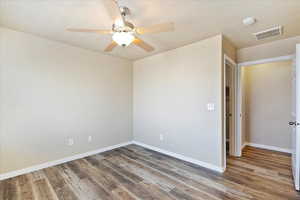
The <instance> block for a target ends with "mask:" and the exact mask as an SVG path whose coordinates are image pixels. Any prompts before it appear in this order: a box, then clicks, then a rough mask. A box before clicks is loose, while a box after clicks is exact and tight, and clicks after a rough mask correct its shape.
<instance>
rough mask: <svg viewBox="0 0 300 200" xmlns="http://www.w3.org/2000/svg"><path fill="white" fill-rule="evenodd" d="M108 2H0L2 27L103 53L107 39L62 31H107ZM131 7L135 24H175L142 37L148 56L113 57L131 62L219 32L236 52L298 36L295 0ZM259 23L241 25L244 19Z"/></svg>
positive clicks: (191, 0)
mask: <svg viewBox="0 0 300 200" xmlns="http://www.w3.org/2000/svg"><path fill="white" fill-rule="evenodd" d="M111 1H112V0H0V3H1V4H0V24H1V25H3V26H6V27H8V28H12V29H15V30H19V31H24V32H28V33H32V34H36V35H39V36H43V37H46V38H49V39H52V40H56V41H61V42H65V43H68V44H71V45H75V46H79V47H83V48H87V49H91V50H96V51H102V50H103V49H104V48H105V47H106V46H107V45H108V43H110V41H111V37H110V36H109V35H107V36H103V35H98V34H91V33H73V32H67V31H66V30H65V29H66V28H105V29H110V28H111V24H112V22H113V21H112V20H113V18H114V17H115V16H114V14H113V12H112V10H111V9H112V7H111V4H110V3H111ZM119 2H120V4H121V5H126V6H127V7H129V8H130V9H131V12H132V15H131V16H130V18H129V19H130V21H132V22H133V23H134V24H135V25H136V26H146V25H153V24H157V23H163V22H174V23H175V28H176V30H175V32H172V33H159V34H151V35H143V36H140V38H142V39H144V40H145V41H147V42H148V43H150V44H152V45H153V46H154V47H155V49H156V50H155V51H154V52H151V53H147V52H144V51H143V50H141V49H139V48H137V47H135V46H133V45H132V46H129V47H127V48H125V49H124V48H122V47H117V48H116V49H115V50H114V51H113V52H112V53H111V54H112V55H115V56H119V57H123V58H128V59H131V60H135V59H139V58H143V57H146V56H149V55H152V54H156V53H158V52H162V51H166V50H169V49H173V48H177V47H180V46H183V45H186V44H190V43H193V42H196V41H199V40H202V39H205V38H207V37H210V36H214V35H217V34H219V33H223V34H224V35H225V36H226V37H227V38H229V39H230V40H231V41H232V42H233V43H234V44H235V45H236V46H237V47H238V48H243V47H248V46H253V45H258V44H261V43H265V42H269V41H272V40H278V39H283V38H287V37H292V36H296V35H300V1H299V0H251V1H250V0H119ZM248 16H254V17H255V18H257V20H258V22H257V23H256V24H255V25H253V26H248V27H245V26H243V24H242V20H243V18H245V17H248ZM276 25H283V26H284V35H283V36H277V37H274V38H272V39H267V40H264V41H256V40H255V38H254V37H253V35H252V33H253V32H257V31H261V30H264V29H267V28H271V27H273V26H276Z"/></svg>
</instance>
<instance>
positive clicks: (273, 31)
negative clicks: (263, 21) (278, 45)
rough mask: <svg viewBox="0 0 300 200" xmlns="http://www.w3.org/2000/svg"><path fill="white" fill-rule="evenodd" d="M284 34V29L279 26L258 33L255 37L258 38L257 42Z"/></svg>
mask: <svg viewBox="0 0 300 200" xmlns="http://www.w3.org/2000/svg"><path fill="white" fill-rule="evenodd" d="M282 33H283V28H282V26H277V27H274V28H270V29H267V30H264V31H260V32H257V33H253V35H254V36H255V37H256V40H263V39H266V38H269V37H274V36H277V35H282Z"/></svg>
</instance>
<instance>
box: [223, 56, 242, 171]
mask: <svg viewBox="0 0 300 200" xmlns="http://www.w3.org/2000/svg"><path fill="white" fill-rule="evenodd" d="M227 63H228V64H229V65H231V66H232V69H233V73H232V74H233V86H234V90H233V91H234V95H233V98H232V99H233V109H234V110H233V112H232V132H233V133H231V135H230V138H229V140H230V141H229V145H230V147H229V152H230V155H233V156H235V155H236V147H237V146H236V143H237V137H236V124H237V123H236V100H237V98H236V97H237V95H236V94H237V66H238V65H237V63H236V62H235V61H234V60H233V59H231V58H230V57H229V56H227V55H226V54H224V59H223V83H222V84H223V87H222V90H223V96H222V107H223V109H222V113H223V114H222V118H223V120H222V123H223V124H222V126H223V166H224V170H225V169H226V157H227V156H226V64H227Z"/></svg>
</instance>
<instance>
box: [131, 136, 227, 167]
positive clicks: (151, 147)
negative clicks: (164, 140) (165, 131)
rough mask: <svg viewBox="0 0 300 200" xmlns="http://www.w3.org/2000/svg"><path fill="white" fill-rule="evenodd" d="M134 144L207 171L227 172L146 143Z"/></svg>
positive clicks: (134, 142) (135, 142)
mask: <svg viewBox="0 0 300 200" xmlns="http://www.w3.org/2000/svg"><path fill="white" fill-rule="evenodd" d="M132 143H133V144H136V145H139V146H142V147H145V148H147V149H151V150H153V151H157V152H159V153H162V154H166V155H168V156H172V157H174V158H178V159H180V160H184V161H187V162H190V163H193V164H196V165H199V166H201V167H205V168H207V169H211V170H214V171H217V172H220V173H223V172H224V171H225V169H224V168H222V167H218V166H216V165H213V164H210V163H207V162H203V161H200V160H196V159H194V158H190V157H187V156H183V155H181V154H177V153H173V152H170V151H167V150H163V149H160V148H158V147H154V146H151V145H148V144H144V143H141V142H137V141H133V142H132Z"/></svg>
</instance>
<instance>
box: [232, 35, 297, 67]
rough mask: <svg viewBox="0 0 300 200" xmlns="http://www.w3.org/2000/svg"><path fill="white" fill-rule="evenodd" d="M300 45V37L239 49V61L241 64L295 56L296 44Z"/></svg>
mask: <svg viewBox="0 0 300 200" xmlns="http://www.w3.org/2000/svg"><path fill="white" fill-rule="evenodd" d="M298 43H300V36H297V37H291V38H287V39H284V40H276V41H274V42H269V43H266V44H262V45H258V46H253V47H248V48H243V49H239V50H238V51H237V60H238V62H239V63H241V62H246V61H254V60H260V59H265V58H273V57H279V56H286V55H291V54H295V52H296V44H298Z"/></svg>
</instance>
